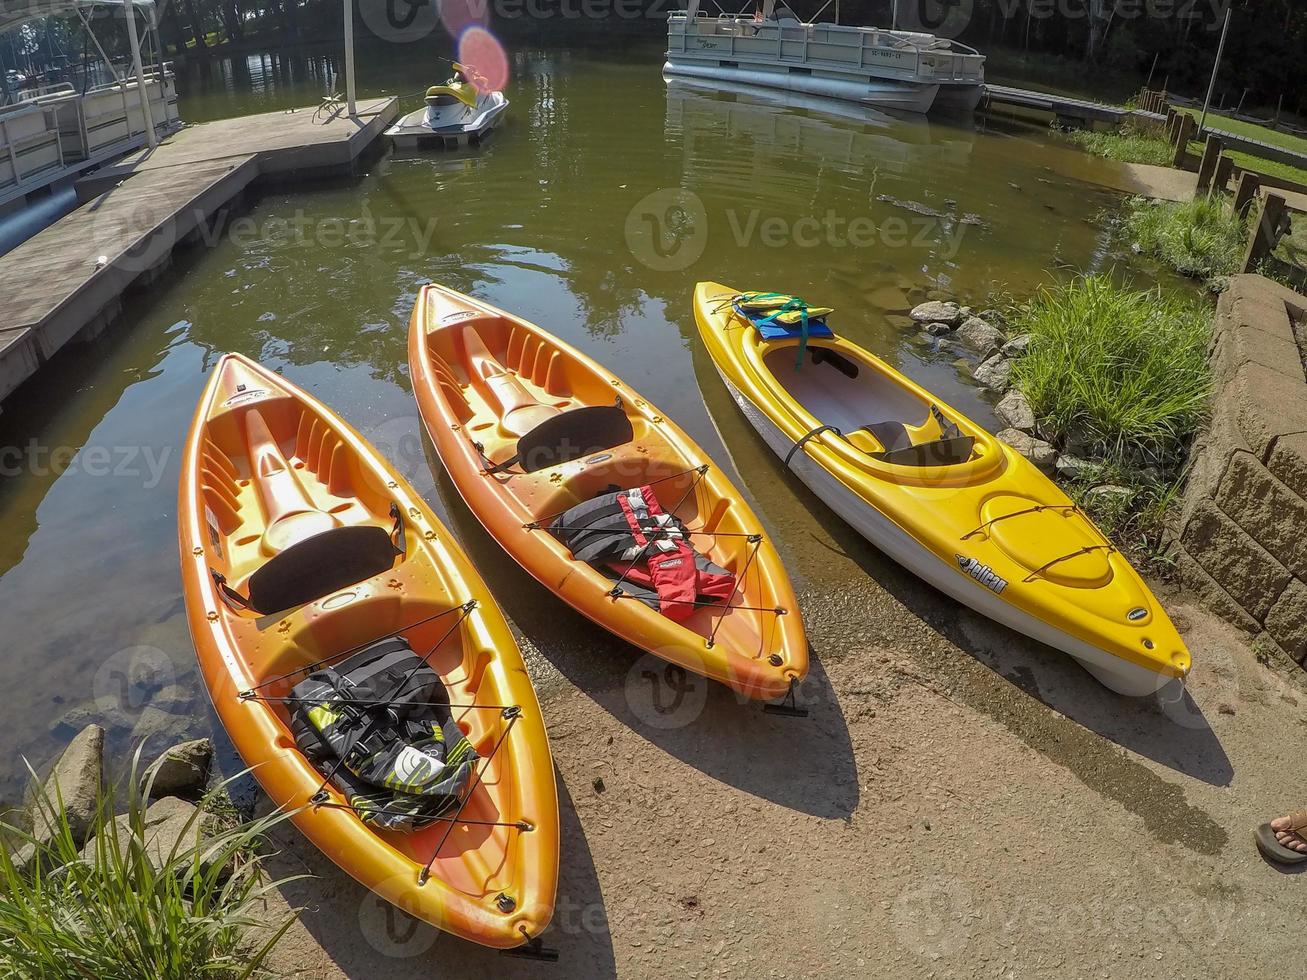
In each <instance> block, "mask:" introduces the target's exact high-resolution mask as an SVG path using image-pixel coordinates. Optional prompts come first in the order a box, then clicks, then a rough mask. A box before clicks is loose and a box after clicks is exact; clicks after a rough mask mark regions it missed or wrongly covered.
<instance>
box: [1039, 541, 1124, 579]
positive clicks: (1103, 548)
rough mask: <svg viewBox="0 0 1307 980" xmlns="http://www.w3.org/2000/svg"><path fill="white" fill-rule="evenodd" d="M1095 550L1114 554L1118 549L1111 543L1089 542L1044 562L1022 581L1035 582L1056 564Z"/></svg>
mask: <svg viewBox="0 0 1307 980" xmlns="http://www.w3.org/2000/svg"><path fill="white" fill-rule="evenodd" d="M1095 551H1106V552H1108V553H1109V554H1112V553H1114V552H1115V551H1116V547H1115V546H1114V545H1110V544H1087V545H1085V546H1084V547H1083V548H1081V549H1080V550H1079V551H1071V552H1068V553H1067V554H1065V555H1062V556H1061V557H1060V558H1054V559H1053V560H1052V561H1048V562H1045V563H1044V564H1042V565H1040V566H1039V567H1038V568H1036V569H1035V570H1034V571H1033V572H1031V573H1030V574H1029V575H1027V576H1026V577H1025V578H1023V579H1022V580H1021V581H1022V582H1033V581H1034V580H1035V579H1037V578H1038V577H1039V576H1040V575H1042V574H1043V573H1044V572H1046V571H1048V570H1049V569H1050V568H1052V567H1053V566H1054V565H1057V564H1059V563H1061V562H1064V561H1070V560H1071V559H1072V558H1079V557H1080V556H1081V555H1088V554H1092V553H1093V552H1095Z"/></svg>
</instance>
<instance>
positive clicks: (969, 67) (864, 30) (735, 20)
mask: <svg viewBox="0 0 1307 980" xmlns="http://www.w3.org/2000/svg"><path fill="white" fill-rule="evenodd" d="M691 24H693V26H692V27H691ZM678 28H679V30H678ZM667 32H668V38H667V46H668V53H669V54H677V53H690V54H694V55H699V56H705V55H707V56H715V57H718V58H719V59H725V60H735V59H736V58H738V57H740V56H745V57H746V58H747V57H748V56H752V57H754V58H766V59H768V60H772V59H774V60H775V61H776V62H779V63H781V64H790V65H794V66H796V67H801V66H804V65H807V64H808V63H810V62H811V63H815V64H817V65H819V66H821V67H825V66H830V67H831V68H833V69H845V70H850V69H857V70H863V69H869V68H875V69H877V70H879V71H881V72H886V73H892V74H894V75H897V76H901V77H904V78H914V79H915V78H919V79H920V80H922V81H931V80H933V81H939V82H974V83H979V82H980V81H982V80H983V78H984V62H985V59H984V56H983V55H981V54H980V53H979V52H977V51H975V50H974V49H967V51H965V52H964V51H955V50H952V49H950V48H931V47H924V46H922V45H920V44H914V43H912V42H911V41H910V40H909V39H908V38H907V37H906V36H905V35H904V34H903V33H902V32H894V31H882V30H880V29H879V28H875V27H849V26H845V25H839V24H804V23H801V22H799V21H774V20H771V21H758V20H754V19H752V18H747V17H737V16H734V15H729V14H720V15H718V16H716V17H705V16H698V17H696V18H695V19H694V20H693V22H691V21H689V20H688V19H687V18H686V17H685V15H684V14H681V15H679V16H678V15H676V14H673V15H671V17H670V18H669V19H668V28H667ZM691 38H697V39H698V40H697V42H695V43H694V46H693V47H692V42H691V40H690V39H691ZM954 43H956V42H954ZM678 44H679V47H678V46H677V45H678ZM721 45H724V47H722V46H721Z"/></svg>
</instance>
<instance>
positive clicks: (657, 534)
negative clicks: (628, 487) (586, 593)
mask: <svg viewBox="0 0 1307 980" xmlns="http://www.w3.org/2000/svg"><path fill="white" fill-rule="evenodd" d="M707 472H708V465H707V464H706V463H705V464H703V465H701V466H697V467H695V469H694V479H693V480H691V481H690V485H689V486H688V487H686V488H685V492H684V493H683V494H681V496H680V499H679V500H677V501H676V503H674V504H672V506H671V507H669V508H667V513H668V514H675V513H676V510H677V508H678V507H680V506H681V504H683V503H685V498H686V497H688V496H690V492H691V491H692V490H694V488H695V487H697V486H698V485H699V481H700V480H702V479H703V478H704V475H705V474H706V473H707ZM645 486H649V484H645ZM563 513H567V512H566V511H564V512H563ZM650 533H651V535H652V536H651V537H650V538H649V539H648V540H647V541H645V543H644V546H643V547H642V548H641V549H640V550H639V551H638V552H637V553H636V555H635V557H634V558H632V559H631V563H630V564H629V565H627V566H626V568H624V569H623V570H622V574H621V575H620V576H618V579H617V582H616V583H615V584H614V585H613V587H612V588H611V589H610V590H609V591H608V594H609V595H610V596H612V597H613V598H614V599H616V598H618V597H619V596H621V595H622V583H623V582H625V581H626V576H628V575H630V574H631V572H633V571H634V570H635V566H636V565H638V564H639V563H640V561H641V559H643V558H644V556H645V553H646V552H648V550H649V549H650V548H651V547H653V545H654V544H655V543H657V542H659V541H670V540H671V538H670V536H669V534H668V532H667V531H666V530H665V529H660V530H653V529H651V532H650ZM709 645H710V646H711V644H709Z"/></svg>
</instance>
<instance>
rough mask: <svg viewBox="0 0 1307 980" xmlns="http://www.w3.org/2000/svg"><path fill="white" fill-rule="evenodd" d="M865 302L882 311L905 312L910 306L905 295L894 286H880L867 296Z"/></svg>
mask: <svg viewBox="0 0 1307 980" xmlns="http://www.w3.org/2000/svg"><path fill="white" fill-rule="evenodd" d="M867 302H868V303H870V304H871V305H872V306H876V307H879V308H880V309H882V310H906V309H907V308H908V307H909V306H911V305H912V304H911V303H909V302H908V297H907V294H906V293H904V292H903V290H901V289H899V288H898V287H896V286H881V287H880V288H879V289H874V290H872V291H871V292H870V293H869V294H868V295H867Z"/></svg>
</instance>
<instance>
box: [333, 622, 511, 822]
mask: <svg viewBox="0 0 1307 980" xmlns="http://www.w3.org/2000/svg"><path fill="white" fill-rule="evenodd" d="M476 606H477V601H476V600H475V599H469V600H468V601H467V602H465V603H463V604H462V605H461V606H456V607H455V608H457V609H459V610H461V611H462V615H461V616H459V617H458V619H456V620H454V622H452V623H451V624H450V626H449V629H447V630H445V632H444V633H443V634H442V635H441V637H440V639H438V640H436V642H435V643H434V644H433V645H432V647H431V649H430V650H428V651H427V652H426V653H424V654H423V655H422V657H421V658H420V659H419V660H418V662H417V663H415V664H414V665H413V666H412V667H410V668H409V670H408V672H407V673H406V674H405V675H404V676H403V677H401V678H400V679H399V683H398V684H396V685H395V689H394V690H393V691H392V692H391V694H390V697H388V698H384V699H378V700H376V701H373V702H372V704H373V706H374V707H382V706H389V705H391V704H393V703H394V701H395V698H397V697H399V695H400V694H401V693H403V690H404V685H406V684H407V683H408V682H409V680H410V679H412V677H413V675H414V674H415V673H417V671H418V668H419V667H423V666H429V665H428V664H427V661H428V660H429V659H430V658H431V655H432V654H433V653H435V652H436V651H437V650H439V649H440V646H441V644H443V643H444V642H445V641H446V640H448V639H449V638H450V637H451V636H452V635H453V634H454V630H456V629H458V627H459V626H460V625H462V623H463V621H464V620H466V619H467V617H468V616H470V615H471V614H472V610H473V609H475V608H476ZM517 710H518V712H519V713H520V712H521V709H520V708H518V709H517ZM379 721H380V715H379V714H376V715H373V716H372V720H371V721H369V722H368V727H367V728H365V729H363V734H362V735H360V736H359V738H358V741H359V742H360V743H361V742H365V741H367V739H368V738H369V737H370V736H371V735H372V732H373V730H374V729H375V728H376V726H377V723H378V722H379ZM344 764H345V756H344V755H340V756H337V758H336V764H335V765H334V766H332V767H331V772H329V773H327V776H326V778H325V779H323V780H322V784H321V785H320V786H318V788H317V790H316V791H314V792H313V793H312V794H311V795H310V796H309V799H308V802H310V803H317V804H322V803H325V802H327V800H328V799H329V797H328V796H327V785H328V784H329V783H330V782H331V780H332V779H333V778H334V777H335V775H336V773H338V772H340V767H341V766H343V765H344ZM469 792H470V790H469Z"/></svg>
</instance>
